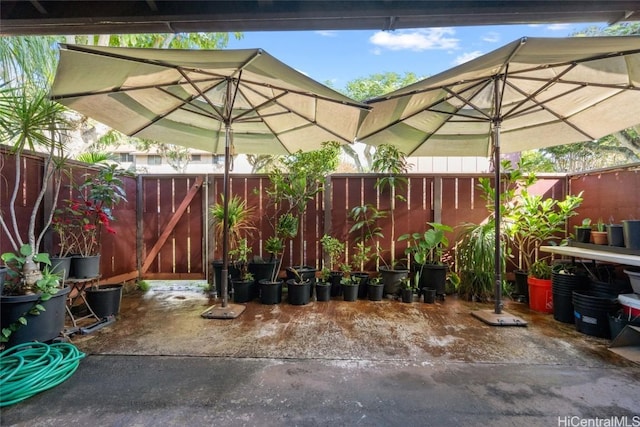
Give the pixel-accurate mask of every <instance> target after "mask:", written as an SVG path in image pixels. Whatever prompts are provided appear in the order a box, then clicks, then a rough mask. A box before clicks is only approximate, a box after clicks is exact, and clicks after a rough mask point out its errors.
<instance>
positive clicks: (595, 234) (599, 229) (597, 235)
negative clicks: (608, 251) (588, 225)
mask: <svg viewBox="0 0 640 427" xmlns="http://www.w3.org/2000/svg"><path fill="white" fill-rule="evenodd" d="M591 237H592V239H593V243H595V244H596V245H606V244H608V243H609V241H608V239H607V230H606V228H605V225H604V221H603V220H602V218H598V222H597V223H596V228H595V230H591Z"/></svg>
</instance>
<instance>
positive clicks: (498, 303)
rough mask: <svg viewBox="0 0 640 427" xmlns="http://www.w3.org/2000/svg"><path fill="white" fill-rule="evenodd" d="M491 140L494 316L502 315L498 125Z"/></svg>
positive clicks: (495, 123) (494, 126) (496, 123)
mask: <svg viewBox="0 0 640 427" xmlns="http://www.w3.org/2000/svg"><path fill="white" fill-rule="evenodd" d="M492 128H493V129H492V130H491V132H492V138H493V169H494V172H495V186H496V196H495V197H494V200H493V209H494V216H495V255H494V263H495V267H494V268H495V270H494V273H495V280H496V283H495V286H496V287H495V295H496V297H495V307H494V311H495V314H502V265H501V264H502V262H501V260H502V251H501V250H500V221H501V215H500V191H501V188H500V181H501V180H500V123H499V122H493V123H492Z"/></svg>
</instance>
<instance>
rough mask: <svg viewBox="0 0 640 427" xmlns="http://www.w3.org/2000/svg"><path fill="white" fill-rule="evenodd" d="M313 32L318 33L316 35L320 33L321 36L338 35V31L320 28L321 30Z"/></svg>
mask: <svg viewBox="0 0 640 427" xmlns="http://www.w3.org/2000/svg"><path fill="white" fill-rule="evenodd" d="M315 33H316V34H318V35H321V36H322V37H337V36H338V32H337V31H328V30H322V31H316V32H315Z"/></svg>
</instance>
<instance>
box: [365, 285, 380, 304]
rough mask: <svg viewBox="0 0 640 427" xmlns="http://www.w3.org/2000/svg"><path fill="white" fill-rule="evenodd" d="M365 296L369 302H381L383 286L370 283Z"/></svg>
mask: <svg viewBox="0 0 640 427" xmlns="http://www.w3.org/2000/svg"><path fill="white" fill-rule="evenodd" d="M367 295H368V297H369V301H382V297H383V296H384V285H383V284H382V283H371V282H369V284H368V285H367Z"/></svg>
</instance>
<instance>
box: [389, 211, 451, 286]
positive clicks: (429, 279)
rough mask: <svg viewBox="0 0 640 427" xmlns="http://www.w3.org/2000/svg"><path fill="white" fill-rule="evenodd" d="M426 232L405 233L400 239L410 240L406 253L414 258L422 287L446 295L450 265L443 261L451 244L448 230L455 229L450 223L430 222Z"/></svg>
mask: <svg viewBox="0 0 640 427" xmlns="http://www.w3.org/2000/svg"><path fill="white" fill-rule="evenodd" d="M427 225H428V226H429V227H431V228H429V229H428V230H427V231H425V232H420V233H412V234H403V235H402V236H400V237H399V238H398V241H405V240H406V241H408V243H409V245H408V246H407V249H405V254H406V255H407V256H408V257H409V258H413V260H414V262H415V268H416V272H417V273H418V277H419V278H420V279H421V283H420V286H419V287H420V288H434V289H435V290H436V294H437V295H439V296H442V297H443V296H444V294H445V286H446V282H447V269H448V266H447V265H445V264H444V263H443V262H442V255H443V253H444V250H445V249H446V248H447V246H449V239H448V238H447V236H446V234H445V233H447V232H451V231H453V228H451V227H449V226H448V225H444V224H440V223H437V222H428V223H427Z"/></svg>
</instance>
